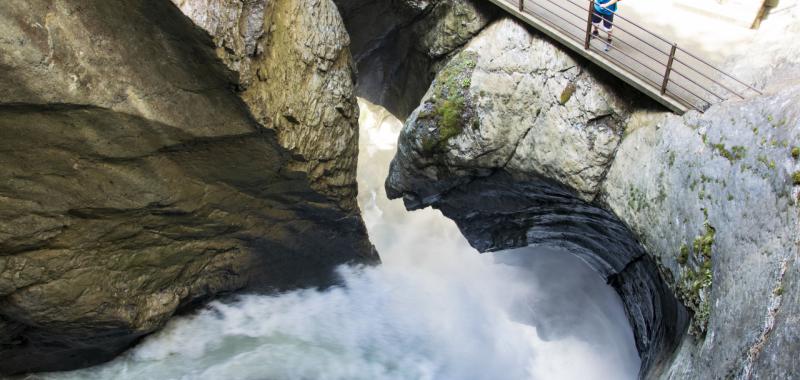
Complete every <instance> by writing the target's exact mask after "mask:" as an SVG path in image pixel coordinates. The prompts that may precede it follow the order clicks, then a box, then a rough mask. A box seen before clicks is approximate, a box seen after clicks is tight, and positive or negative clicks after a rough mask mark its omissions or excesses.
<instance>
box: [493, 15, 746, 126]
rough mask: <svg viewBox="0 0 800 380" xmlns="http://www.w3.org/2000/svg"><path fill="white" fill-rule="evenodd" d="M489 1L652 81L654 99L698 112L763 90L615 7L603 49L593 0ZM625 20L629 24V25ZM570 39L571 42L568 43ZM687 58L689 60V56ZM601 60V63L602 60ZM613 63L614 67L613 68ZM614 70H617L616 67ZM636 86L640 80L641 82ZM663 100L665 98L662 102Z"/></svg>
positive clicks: (636, 76)
mask: <svg viewBox="0 0 800 380" xmlns="http://www.w3.org/2000/svg"><path fill="white" fill-rule="evenodd" d="M492 1H493V2H496V3H497V2H500V3H505V4H506V5H504V7H505V6H508V7H509V8H507V9H509V11H512V10H513V9H514V8H517V6H518V9H519V13H520V14H522V15H526V16H528V17H532V18H534V19H536V20H538V21H537V22H543V23H544V24H545V25H543V24H539V25H540V27H543V28H555V29H557V30H561V31H562V32H563V33H564V34H563V35H562V37H559V38H558V39H559V40H564V39H565V38H566V40H565V41H562V42H563V43H566V44H567V45H570V44H572V43H574V45H573V46H571V47H572V48H573V49H575V50H578V46H580V45H583V46H582V47H583V49H584V50H586V51H588V52H591V53H581V54H589V55H586V56H587V57H589V58H592V57H597V56H598V55H599V56H600V57H603V58H605V59H606V60H607V62H608V65H611V66H607V67H606V68H607V69H609V70H611V71H612V73H615V74H616V75H620V76H623V79H624V76H625V75H627V76H631V77H634V78H637V79H636V80H638V81H640V82H638V83H648V84H647V86H652V88H653V89H654V91H652V93H650V95H651V96H653V97H655V98H657V99H658V94H659V92H660V94H661V97H663V98H669V99H672V102H673V103H665V104H683V105H684V106H685V107H688V108H694V109H696V110H698V111H701V112H702V111H704V110H705V109H706V108H708V107H709V106H711V105H712V104H713V103H714V102H715V101H724V100H726V99H729V98H730V97H731V96H734V97H738V98H742V99H744V98H745V95H746V94H745V92H747V91H752V92H754V93H756V94H761V91H759V90H758V89H756V88H754V87H753V86H751V85H749V84H747V83H745V82H743V81H742V80H740V79H737V78H735V77H734V76H732V75H730V74H728V73H726V72H724V71H722V70H721V69H719V68H717V67H715V66H714V65H712V64H711V63H709V62H707V61H705V60H703V59H702V58H699V57H698V56H697V55H695V54H692V53H691V52H689V51H687V50H686V49H683V48H682V47H679V46H678V45H677V43H674V42H670V41H669V40H667V39H666V38H664V37H662V36H660V35H658V34H656V33H654V32H652V31H650V30H647V29H646V28H644V27H643V26H641V25H639V24H638V23H636V22H633V21H632V20H630V19H628V18H627V17H624V16H622V15H620V14H619V13H618V12H613V11H610V10H609V12H611V13H612V14H613V15H614V16H613V17H614V20H613V23H612V28H613V29H614V30H615V31H617V30H618V31H619V32H617V33H614V39H613V42H614V47H613V48H611V47H610V45H609V46H606V43H605V42H604V41H600V42H599V44H600V45H601V46H603V47H605V49H598V47H597V45H598V44H596V43H595V44H593V43H592V42H593V41H594V40H595V38H594V37H593V36H592V28H593V27H592V16H593V15H599V13H598V12H597V11H596V9H595V0H587V1H585V2H584V1H581V0H577V2H576V0H566V1H565V2H564V1H563V0H562V1H558V0H557V1H554V0H492ZM581 2H583V3H585V4H586V7H583V6H581V4H580V3H581ZM565 3H566V4H565ZM537 6H538V7H537ZM567 7H569V8H567ZM577 9H580V12H578V11H577ZM520 17H522V16H520ZM559 20H560V21H559ZM570 20H572V21H570ZM530 22H533V21H530ZM584 24H585V25H586V26H585V27H584V26H582V25H584ZM620 24H623V25H620ZM625 24H630V25H632V27H629V26H628V25H625ZM534 25H536V24H534ZM548 25H549V26H548ZM565 27H568V28H575V29H574V30H575V31H578V30H580V31H583V32H585V36H579V35H578V34H576V33H574V32H571V31H568V30H567V29H565ZM634 29H636V30H638V31H635V30H634ZM562 32H558V33H556V34H555V35H556V36H558V35H561V34H559V33H562ZM548 33H550V32H548ZM581 34H583V33H581ZM644 36H652V37H654V38H655V39H656V41H657V42H654V41H653V38H650V37H646V38H645V37H644ZM570 40H571V41H572V42H569V41H570ZM567 42H569V43H567ZM661 42H663V43H665V44H667V46H665V47H664V48H659V47H658V46H655V45H656V44H660V43H661ZM645 47H646V48H649V49H652V50H654V51H655V52H654V53H653V52H647V51H644V50H643V49H644V48H645ZM665 50H666V51H665ZM592 54H594V55H592ZM653 55H656V56H657V57H654V56H653ZM658 57H661V58H658ZM687 57H688V58H690V59H687ZM592 59H595V58H592ZM596 59H600V58H596ZM662 59H663V61H662ZM692 59H694V60H696V61H697V64H689V62H688V61H691V60H692ZM665 61H666V62H665ZM600 62H602V60H601V61H600ZM626 62H627V63H626ZM633 63H635V64H636V65H637V66H636V67H634V66H632V65H631V64H633ZM614 66H617V69H612V67H614ZM639 66H641V67H639ZM618 69H619V70H621V71H614V70H618ZM712 73H713V74H712ZM623 74H624V75H623ZM719 74H721V75H719ZM626 80H628V79H626ZM631 80H632V79H631ZM725 82H727V83H725ZM731 82H733V83H731ZM629 83H633V82H629ZM686 85H693V86H696V88H698V89H700V90H701V91H700V94H702V95H698V94H697V92H696V91H693V90H692V89H689V88H687V86H686ZM639 86H644V85H643V84H641V85H639ZM647 86H645V87H640V89H647V91H645V92H646V93H648V92H650V91H651V90H650V89H649V88H650V87H647ZM740 86H744V90H735V89H734V88H742V87H740ZM690 87H692V86H690ZM693 88H694V87H693ZM720 91H721V93H720ZM687 96H688V97H689V98H690V99H696V100H693V101H690V100H687ZM664 101H666V100H663V101H662V102H664ZM674 102H677V103H674ZM675 107H676V106H670V108H675ZM677 108H680V107H677Z"/></svg>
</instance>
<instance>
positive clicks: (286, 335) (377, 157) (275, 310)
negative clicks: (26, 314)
mask: <svg viewBox="0 0 800 380" xmlns="http://www.w3.org/2000/svg"><path fill="white" fill-rule="evenodd" d="M361 108H362V113H361V156H360V157H359V185H360V186H359V191H360V194H361V196H360V199H359V201H360V204H361V207H362V210H363V213H364V220H365V222H366V223H367V227H368V230H369V233H370V238H371V239H372V241H373V243H374V244H375V246H376V247H377V249H378V251H379V252H380V253H381V257H382V259H383V264H382V265H381V266H378V267H372V268H342V269H341V270H340V272H341V276H342V278H343V281H344V286H341V287H335V288H332V289H328V290H325V291H317V290H301V291H295V292H290V293H286V294H281V295H274V296H259V295H250V296H243V297H240V298H239V299H237V300H236V301H231V302H228V303H222V302H214V303H212V304H211V305H210V306H209V307H208V308H206V309H204V310H202V311H200V312H199V313H197V314H194V315H191V316H186V317H180V318H177V319H175V320H174V321H172V322H171V323H170V324H169V325H168V326H167V328H165V329H164V330H163V331H161V332H160V333H158V334H155V335H153V336H151V337H149V338H148V339H146V340H145V341H144V342H143V343H142V344H141V345H139V346H138V347H137V348H135V349H134V350H131V351H130V352H128V353H127V354H125V355H123V356H122V357H120V358H118V359H117V360H115V361H113V362H111V363H108V364H105V365H101V366H97V367H94V368H89V369H85V370H80V371H74V372H68V373H58V374H46V375H38V376H36V377H35V378H54V379H159V380H161V379H275V380H283V379H286V380H300V379H331V380H334V379H335V380H345V379H347V380H350V379H365V380H367V379H369V380H382V379H414V380H416V379H445V380H472V379H476V380H477V379H492V380H503V379H509V380H515V379H555V380H561V379H581V380H583V379H633V378H635V377H636V374H637V371H638V366H639V359H638V356H637V354H636V350H635V347H634V344H633V337H632V333H631V330H630V326H629V324H628V322H627V320H626V318H625V314H624V311H623V310H622V305H621V302H620V300H619V298H618V296H617V295H616V293H615V292H614V291H613V290H612V289H611V288H610V287H608V286H607V285H605V284H604V283H603V280H602V279H601V278H600V277H599V276H597V275H596V274H595V273H594V272H592V271H591V270H590V269H589V268H588V267H587V266H586V265H585V264H583V263H582V262H581V261H580V260H578V259H576V258H574V257H573V256H571V255H569V254H566V253H564V252H555V251H545V250H536V249H532V248H525V249H520V250H515V251H509V252H505V253H500V254H495V255H488V254H486V255H479V254H478V253H477V252H476V251H475V250H474V249H472V248H471V247H470V246H469V245H468V244H467V242H466V240H465V239H464V237H463V236H462V235H461V234H460V232H459V231H458V229H457V228H456V226H455V224H454V223H453V222H452V221H450V220H448V219H446V218H445V217H444V216H442V215H441V214H440V213H439V212H438V211H434V210H421V211H416V212H412V213H409V212H406V211H405V209H404V208H403V206H402V202H400V201H389V200H388V199H386V195H385V193H384V192H383V179H384V178H386V174H387V170H388V166H389V161H390V160H391V158H392V156H393V155H394V150H395V144H396V140H397V135H398V133H399V130H400V128H401V124H400V122H399V121H398V120H396V119H394V118H393V117H391V116H390V115H389V114H387V113H386V112H385V111H383V110H382V109H380V108H379V107H376V106H373V105H370V104H368V103H366V102H363V101H362V102H361Z"/></svg>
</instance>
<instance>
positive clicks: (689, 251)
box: [386, 19, 800, 379]
mask: <svg viewBox="0 0 800 380" xmlns="http://www.w3.org/2000/svg"><path fill="white" fill-rule="evenodd" d="M789 25H793V24H789ZM787 31H790V32H792V33H796V32H797V30H796V27H795V26H790V27H789V29H788V30H787ZM769 67H770V69H769V70H770V71H771V72H772V73H780V74H776V75H779V77H786V76H789V75H791V74H788V73H787V71H788V72H796V70H797V63H796V62H792V61H791V60H788V61H779V62H777V63H773V65H772V66H769ZM753 71H755V70H753ZM753 71H751V72H753ZM762 80H764V79H762ZM764 82H766V83H768V84H767V88H768V91H767V93H766V94H765V95H763V96H760V97H756V98H752V99H747V100H742V101H730V102H724V103H722V104H719V105H716V106H713V107H712V108H711V109H709V110H708V111H706V112H705V113H702V114H701V113H697V112H689V113H687V114H686V115H685V116H683V117H678V116H675V115H672V114H670V113H665V112H661V111H658V109H657V108H656V107H654V106H653V105H652V104H649V103H648V102H646V101H644V102H643V101H642V100H640V97H638V96H636V95H635V94H634V93H632V92H631V91H630V90H627V89H626V87H625V86H624V85H622V84H621V83H618V82H617V81H616V80H614V79H613V78H609V77H607V76H605V75H603V73H600V72H598V70H597V69H596V68H593V67H591V65H589V64H587V63H585V62H583V61H582V60H581V59H577V58H575V57H573V56H572V55H571V54H570V53H568V52H565V51H564V50H562V49H560V48H559V47H557V46H555V45H554V44H553V43H552V42H551V41H549V40H548V39H546V38H544V37H541V36H540V35H538V34H537V33H535V32H531V31H530V30H528V29H527V28H526V27H524V26H522V25H520V24H518V23H517V22H515V21H513V20H510V19H503V20H499V21H496V22H494V23H492V24H491V25H490V26H489V27H487V28H485V29H484V30H483V31H482V32H480V33H479V34H478V35H477V37H475V38H474V39H472V40H471V41H470V42H469V43H468V44H467V45H466V46H465V47H464V48H463V49H462V50H461V51H460V52H459V53H457V54H456V55H455V56H453V57H452V59H451V60H450V61H449V62H448V63H447V64H446V65H445V66H444V67H443V68H442V69H441V70H440V71H439V72H438V74H437V77H436V79H435V80H434V81H433V84H432V86H431V87H430V89H429V90H428V92H427V93H426V95H425V96H424V98H423V99H422V102H421V104H420V106H419V107H418V108H417V109H416V110H415V111H414V112H413V113H412V115H411V117H410V118H409V119H408V120H407V122H406V125H405V127H404V129H403V131H402V133H401V137H400V143H399V151H398V154H397V156H396V157H395V159H394V161H393V162H392V169H391V172H390V174H389V177H388V179H387V181H386V187H387V194H388V195H389V196H390V197H402V198H403V200H404V202H405V204H406V206H407V207H408V208H410V209H416V208H422V207H427V206H433V207H436V208H439V209H440V210H441V211H442V212H443V213H444V214H445V215H447V216H448V217H450V218H452V219H454V220H455V221H456V222H457V223H458V224H459V227H460V228H461V230H462V232H464V234H465V236H467V238H468V239H470V241H471V243H472V245H473V246H475V247H476V248H478V249H479V250H481V251H496V250H502V249H507V248H511V247H520V246H527V245H545V246H556V247H563V248H566V249H568V250H570V251H572V252H573V253H575V254H577V255H579V256H580V257H582V258H584V260H585V261H587V262H588V263H590V264H591V265H592V266H593V267H594V268H595V269H596V270H597V271H598V272H600V273H602V274H603V275H604V276H606V277H607V278H608V281H609V283H611V284H612V285H613V286H614V287H615V288H616V289H617V291H618V292H619V294H620V295H621V297H622V299H623V302H624V303H625V307H626V310H627V312H628V318H629V320H630V322H631V325H632V327H633V329H634V332H635V335H636V342H637V347H638V349H639V352H640V355H641V357H642V369H641V373H640V376H641V377H643V378H681V379H683V378H703V379H705V378H773V377H775V378H791V377H792V374H794V373H797V371H798V368H797V367H796V365H797V364H796V363H794V362H793V361H792V360H791V359H789V357H790V356H793V355H796V354H797V352H798V348H799V347H798V345H797V341H798V340H797V331H798V326H800V324H798V320H797V317H796V315H797V314H796V308H797V305H798V302H797V301H798V293H797V292H798V290H797V286H798V285H797V277H796V276H797V273H798V266H797V265H798V263H797V255H798V240H797V239H798V238H797V236H798V234H797V230H798V212H797V204H798V201H800V199H799V198H798V193H800V191H798V185H800V183H798V181H797V173H798V172H797V169H798V166H799V164H798V158H797V155H796V154H794V153H796V151H797V149H798V148H797V145H798V125H800V119H798V114H797V107H796V105H797V104H798V100H800V99H798V97H797V95H798V89H800V87H797V83H796V81H795V82H793V81H784V82H782V83H781V84H780V85H777V84H776V83H774V82H769V81H768V80H764ZM793 152H794V153H793Z"/></svg>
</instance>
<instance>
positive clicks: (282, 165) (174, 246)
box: [0, 0, 800, 379]
mask: <svg viewBox="0 0 800 380" xmlns="http://www.w3.org/2000/svg"><path fill="white" fill-rule="evenodd" d="M791 17H793V18H790V20H796V17H797V16H796V15H793V16H791ZM365 20H371V22H365ZM787 25H788V26H787V27H786V30H785V32H786V35H787V36H797V35H798V34H800V31H799V30H797V27H796V25H797V24H796V23H793V22H791V21H790V22H788V23H787ZM0 35H1V36H2V37H0V52H2V55H1V56H0V83H2V86H0V114H2V115H0V167H2V169H3V170H2V173H3V180H2V182H0V216H1V218H2V225H0V359H1V360H0V374H16V373H25V372H31V371H44V370H64V369H72V368H78V367H84V366H87V365H92V364H96V363H99V362H102V361H106V360H109V359H111V358H112V357H114V356H115V355H117V354H119V353H120V352H122V351H123V350H125V349H127V348H128V347H130V346H131V345H133V344H135V343H136V342H137V341H138V340H139V339H140V338H141V337H143V336H145V335H147V334H149V333H152V332H154V331H157V330H158V329H160V328H161V327H163V326H164V324H165V323H166V322H167V320H168V319H170V318H171V317H172V316H174V315H176V314H180V313H182V312H185V311H190V310H192V309H193V308H195V307H197V306H198V305H202V304H204V303H205V302H207V301H209V300H211V299H214V298H215V297H219V296H222V295H226V294H230V293H231V292H241V291H250V292H252V291H257V292H265V291H266V292H271V291H275V290H281V289H292V288H296V287H308V286H325V285H328V284H331V283H332V282H333V281H335V280H334V276H333V273H332V271H333V269H334V268H335V267H337V266H338V265H340V264H344V263H362V264H374V263H377V262H378V261H379V259H378V256H377V253H376V252H375V249H374V248H373V247H372V245H371V244H370V242H369V240H368V236H367V233H366V230H365V228H364V224H363V221H362V218H361V216H360V213H359V210H358V206H357V204H356V193H357V191H356V189H357V187H356V161H357V157H358V140H359V135H358V125H357V118H358V106H357V104H356V100H355V99H356V98H355V96H356V95H359V96H362V97H364V98H367V99H369V100H371V101H372V102H374V103H377V104H380V105H382V106H384V107H386V108H387V109H388V110H389V111H391V112H392V113H393V114H394V115H396V116H398V117H401V118H405V117H408V120H407V121H406V124H405V126H404V128H403V130H402V132H401V136H400V140H399V144H398V153H397V155H396V156H395V158H394V160H393V162H392V165H391V170H390V172H389V176H388V178H387V179H386V193H387V194H388V195H389V196H390V197H392V198H402V199H403V200H404V202H405V205H406V207H407V208H409V209H419V208H425V207H429V206H432V207H434V208H437V209H439V210H441V212H442V213H443V214H444V215H445V216H447V217H449V218H451V219H453V220H454V221H455V222H456V223H457V224H458V226H459V228H460V230H461V232H462V233H463V234H464V236H465V237H466V238H467V239H468V240H469V242H470V244H471V245H472V246H473V247H475V248H476V249H478V250H479V251H482V252H490V251H499V250H504V249H509V248H518V247H525V246H529V245H530V246H542V247H554V248H559V249H565V250H567V251H569V252H571V253H573V254H575V255H577V256H578V257H580V258H581V259H582V260H583V261H585V262H586V263H588V264H589V265H590V266H591V267H592V268H593V269H595V271H597V272H598V273H599V274H600V275H601V276H603V277H604V278H605V279H606V281H607V282H608V283H609V284H610V285H612V286H613V287H614V289H615V290H616V291H617V293H618V294H619V295H620V297H621V299H622V303H623V305H624V308H625V312H626V314H627V318H628V321H629V322H630V325H631V328H632V330H633V332H634V338H635V343H636V348H637V350H638V352H639V355H640V357H641V364H642V366H641V369H640V372H639V376H640V377H641V378H665V379H666V378H672V379H684V378H698V379H705V378H709V379H710V378H743V379H746V378H792V376H796V375H795V374H796V373H800V368H798V364H797V363H796V361H795V360H793V358H794V357H796V356H797V355H798V354H799V353H800V346H798V342H800V337H798V334H800V329H799V327H800V321H799V320H798V315H800V310H798V307H799V306H798V305H800V302H798V301H800V299H799V298H798V297H800V289H798V287H800V285H798V277H797V275H798V270H799V269H800V267H799V265H800V264H799V263H798V250H800V241H798V236H800V233H798V232H799V231H798V226H799V224H798V216H799V215H798V202H800V188H799V187H800V178H798V176H800V161H798V159H799V158H798V154H797V151H798V149H800V148H799V147H800V136H798V134H799V133H800V132H799V131H800V128H799V127H798V126H800V114H798V109H797V104H800V103H798V102H800V83H797V82H796V78H797V76H796V75H795V74H796V73H797V72H800V62H798V61H797V58H796V57H795V56H793V55H792V54H786V51H781V54H780V55H776V52H775V51H774V50H769V49H764V48H762V49H759V48H755V47H754V53H753V54H754V55H755V56H757V57H761V58H763V60H753V61H754V62H755V63H752V64H750V65H749V66H748V65H747V64H745V63H743V60H742V59H739V60H736V59H733V60H732V62H733V63H732V64H731V69H732V70H736V72H737V73H738V74H740V75H743V76H745V77H746V79H748V80H750V81H752V82H755V83H759V85H760V86H761V88H764V89H765V91H764V92H765V94H764V95H763V96H758V97H753V98H749V99H745V100H740V101H729V102H723V103H721V104H718V105H715V106H713V107H711V108H710V109H709V110H708V111H706V112H705V113H698V112H689V113H687V114H686V115H683V116H677V115H674V114H671V113H668V112H665V111H663V110H662V109H660V108H659V107H658V106H657V105H655V104H654V103H652V102H650V101H648V100H643V99H642V96H640V95H639V94H638V93H637V92H636V91H635V90H633V89H631V88H629V87H627V86H626V85H624V84H623V83H621V82H620V81H618V80H617V79H615V78H613V77H611V76H610V75H608V74H605V73H604V72H603V71H602V70H601V69H599V68H597V67H594V66H592V65H591V64H590V63H588V62H586V61H584V60H583V59H581V58H577V57H576V56H574V55H573V54H571V53H569V52H568V51H566V50H564V49H563V48H561V47H559V46H558V45H557V44H556V43H554V42H553V41H551V40H549V39H548V38H546V37H543V36H542V35H540V34H539V33H538V32H536V31H534V30H532V29H530V28H528V27H525V26H523V25H521V24H519V23H518V22H516V21H514V20H512V19H509V18H507V17H505V16H504V15H503V14H502V12H501V11H500V10H499V9H496V8H495V7H494V6H492V5H490V4H489V3H488V2H481V1H468V0H438V1H436V0H430V1H416V0H403V1H363V0H336V1H332V0H303V1H289V0H172V2H169V1H166V0H165V1H138V0H119V1H113V2H106V1H95V0H82V1H78V2H73V1H65V0H36V1H15V0H12V1H7V2H4V3H3V4H0ZM784 38H785V37H784ZM761 42H762V43H763V41H761ZM773 42H774V41H773ZM764 57H766V58H764ZM739 58H741V57H739Z"/></svg>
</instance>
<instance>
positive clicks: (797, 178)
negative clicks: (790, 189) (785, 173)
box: [792, 172, 800, 185]
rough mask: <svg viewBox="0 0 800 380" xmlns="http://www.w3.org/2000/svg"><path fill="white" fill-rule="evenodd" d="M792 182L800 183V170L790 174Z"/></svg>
mask: <svg viewBox="0 0 800 380" xmlns="http://www.w3.org/2000/svg"><path fill="white" fill-rule="evenodd" d="M792 183H793V184H795V185H800V172H794V174H792Z"/></svg>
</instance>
